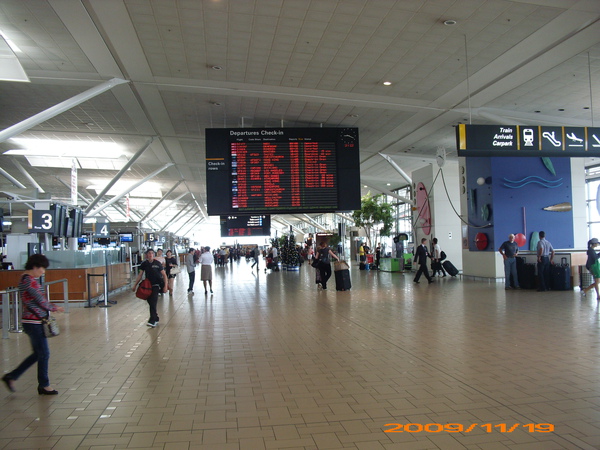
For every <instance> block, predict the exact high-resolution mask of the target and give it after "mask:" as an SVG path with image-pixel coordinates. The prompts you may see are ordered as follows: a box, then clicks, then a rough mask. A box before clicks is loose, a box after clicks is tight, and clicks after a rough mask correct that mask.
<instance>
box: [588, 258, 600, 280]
mask: <svg viewBox="0 0 600 450" xmlns="http://www.w3.org/2000/svg"><path fill="white" fill-rule="evenodd" d="M590 272H591V273H592V275H593V276H594V278H600V259H597V260H596V261H594V264H592V267H590Z"/></svg>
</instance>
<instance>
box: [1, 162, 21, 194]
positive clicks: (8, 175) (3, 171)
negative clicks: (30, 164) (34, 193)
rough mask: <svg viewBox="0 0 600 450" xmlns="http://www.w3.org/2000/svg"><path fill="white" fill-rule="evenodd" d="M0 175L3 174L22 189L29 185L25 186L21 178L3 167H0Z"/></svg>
mask: <svg viewBox="0 0 600 450" xmlns="http://www.w3.org/2000/svg"><path fill="white" fill-rule="evenodd" d="M0 175H2V176H3V177H4V178H6V179H7V180H8V181H10V182H11V183H12V184H14V185H15V186H16V187H18V188H21V189H27V186H25V185H24V184H23V183H21V182H20V181H19V180H17V179H16V178H15V177H13V176H12V175H11V174H10V173H8V172H7V171H6V170H4V169H3V168H2V167H0Z"/></svg>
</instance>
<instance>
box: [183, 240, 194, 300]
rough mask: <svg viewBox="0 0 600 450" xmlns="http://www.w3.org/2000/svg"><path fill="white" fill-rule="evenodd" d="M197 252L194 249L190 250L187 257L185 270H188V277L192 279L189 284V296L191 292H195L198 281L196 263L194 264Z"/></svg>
mask: <svg viewBox="0 0 600 450" xmlns="http://www.w3.org/2000/svg"><path fill="white" fill-rule="evenodd" d="M194 255H195V251H194V249H193V248H190V249H189V251H188V254H187V255H186V257H185V268H186V270H187V273H188V276H189V277H190V282H189V284H188V290H187V291H188V294H189V293H190V292H192V293H193V292H194V281H195V280H196V263H195V262H194Z"/></svg>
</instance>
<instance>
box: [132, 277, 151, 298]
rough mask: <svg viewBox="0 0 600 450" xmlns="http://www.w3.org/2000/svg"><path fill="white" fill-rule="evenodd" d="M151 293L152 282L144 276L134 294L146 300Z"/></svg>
mask: <svg viewBox="0 0 600 450" xmlns="http://www.w3.org/2000/svg"><path fill="white" fill-rule="evenodd" d="M151 294H152V283H150V280H149V279H148V278H144V279H143V280H142V282H141V283H140V284H139V285H138V287H137V289H136V291H135V296H136V297H137V298H139V299H142V300H148V297H150V295H151Z"/></svg>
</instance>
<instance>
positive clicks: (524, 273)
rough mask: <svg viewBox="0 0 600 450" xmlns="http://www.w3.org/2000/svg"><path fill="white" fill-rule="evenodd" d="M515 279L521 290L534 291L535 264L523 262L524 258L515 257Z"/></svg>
mask: <svg viewBox="0 0 600 450" xmlns="http://www.w3.org/2000/svg"><path fill="white" fill-rule="evenodd" d="M517 278H518V279H519V287H520V288H521V289H535V286H536V276H535V264H530V263H526V262H525V258H520V257H517Z"/></svg>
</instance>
